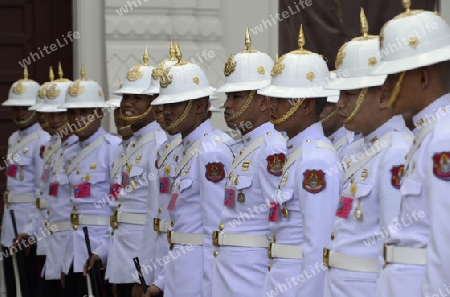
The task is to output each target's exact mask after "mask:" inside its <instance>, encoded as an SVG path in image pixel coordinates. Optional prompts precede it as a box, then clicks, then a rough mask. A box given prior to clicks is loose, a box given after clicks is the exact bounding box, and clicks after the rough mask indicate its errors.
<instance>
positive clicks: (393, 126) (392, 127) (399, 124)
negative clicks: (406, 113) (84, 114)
mask: <svg viewBox="0 0 450 297" xmlns="http://www.w3.org/2000/svg"><path fill="white" fill-rule="evenodd" d="M405 127H406V126H405V120H404V119H403V116H401V115H395V116H393V117H392V118H390V119H389V120H388V121H387V122H385V123H384V124H382V125H381V126H380V127H378V128H377V129H376V130H375V131H373V132H372V133H370V134H369V135H367V136H366V137H364V143H365V144H369V145H372V144H373V143H375V141H377V140H378V139H380V138H381V137H383V136H384V135H386V134H387V133H389V132H391V131H401V130H403V129H404V128H405Z"/></svg>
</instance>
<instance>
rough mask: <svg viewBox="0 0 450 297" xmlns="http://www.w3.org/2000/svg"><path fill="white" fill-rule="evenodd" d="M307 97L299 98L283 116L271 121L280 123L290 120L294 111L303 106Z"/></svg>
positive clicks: (275, 123) (276, 123)
mask: <svg viewBox="0 0 450 297" xmlns="http://www.w3.org/2000/svg"><path fill="white" fill-rule="evenodd" d="M304 100H305V98H299V99H298V101H297V102H295V104H294V106H292V107H291V109H289V110H288V111H287V112H286V113H285V114H284V115H283V116H282V117H281V118H279V119H276V120H270V122H271V123H272V124H274V125H280V124H283V123H284V122H286V121H287V120H289V119H290V118H291V117H292V116H293V115H294V113H295V112H296V111H297V110H298V109H299V108H300V106H302V104H303V101H304Z"/></svg>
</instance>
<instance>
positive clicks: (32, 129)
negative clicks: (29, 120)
mask: <svg viewBox="0 0 450 297" xmlns="http://www.w3.org/2000/svg"><path fill="white" fill-rule="evenodd" d="M40 129H41V126H39V124H38V123H34V124H33V125H31V126H30V127H28V128H25V129H23V130H19V137H20V138H24V137H27V136H28V135H30V134H31V133H34V132H37V131H39V130H40Z"/></svg>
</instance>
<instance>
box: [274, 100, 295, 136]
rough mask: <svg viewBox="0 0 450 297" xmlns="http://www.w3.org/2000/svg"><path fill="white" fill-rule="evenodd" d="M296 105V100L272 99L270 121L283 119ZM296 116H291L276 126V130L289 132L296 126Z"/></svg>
mask: <svg viewBox="0 0 450 297" xmlns="http://www.w3.org/2000/svg"><path fill="white" fill-rule="evenodd" d="M295 103H296V100H295V99H284V98H270V120H271V121H275V120H278V119H280V118H282V117H283V116H284V115H285V114H286V113H287V112H288V111H289V110H290V109H291V108H292V106H293V105H294V104H295ZM294 118H295V115H294V116H291V117H290V118H289V119H288V120H287V121H285V122H283V123H280V124H275V129H277V130H278V131H288V130H290V127H291V126H292V125H293V124H294Z"/></svg>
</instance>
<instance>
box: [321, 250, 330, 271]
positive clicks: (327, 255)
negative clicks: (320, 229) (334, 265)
mask: <svg viewBox="0 0 450 297" xmlns="http://www.w3.org/2000/svg"><path fill="white" fill-rule="evenodd" d="M323 264H325V266H326V267H327V268H328V269H330V249H328V248H324V249H323Z"/></svg>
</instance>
